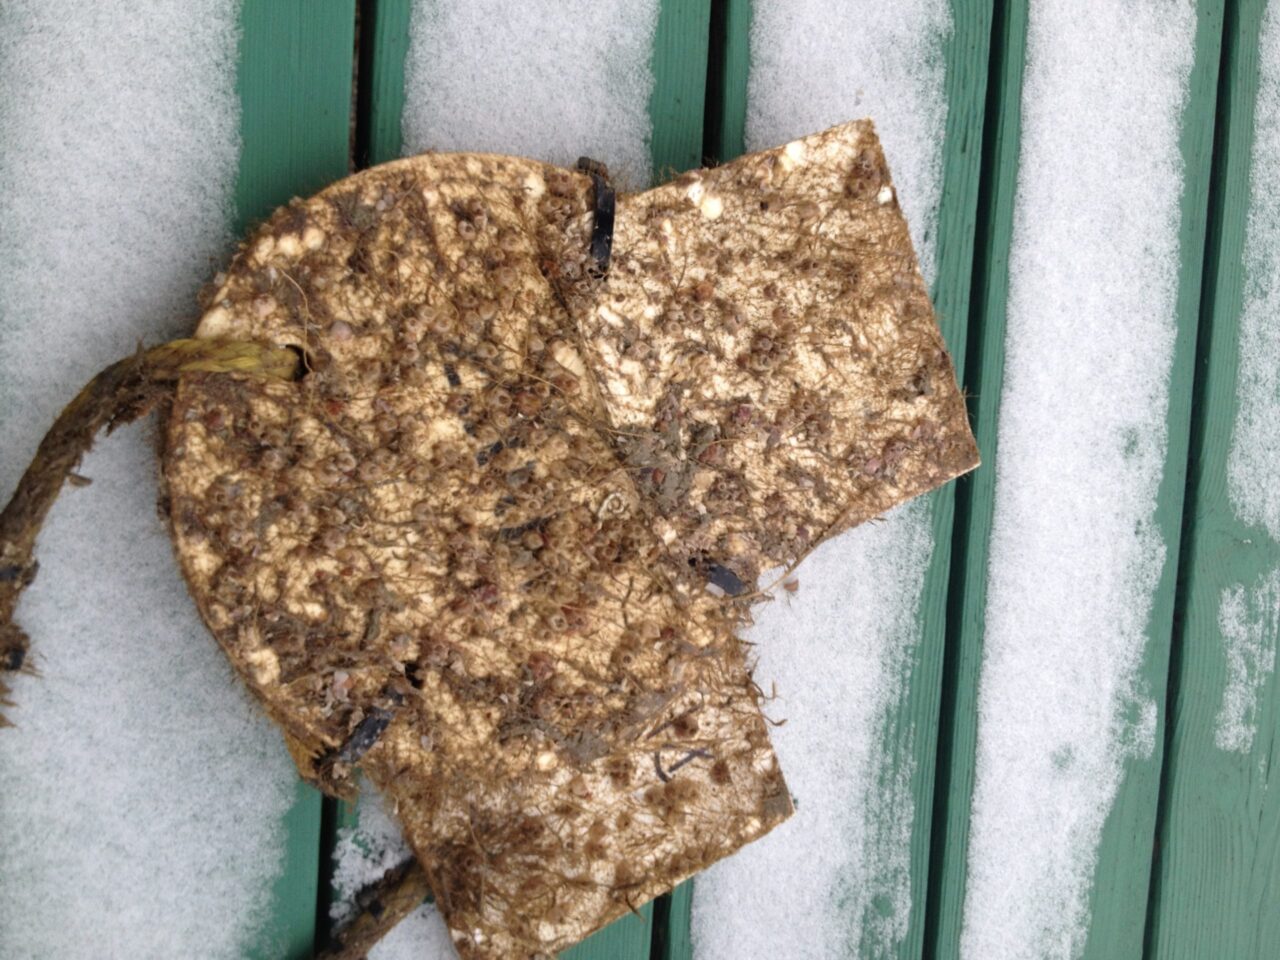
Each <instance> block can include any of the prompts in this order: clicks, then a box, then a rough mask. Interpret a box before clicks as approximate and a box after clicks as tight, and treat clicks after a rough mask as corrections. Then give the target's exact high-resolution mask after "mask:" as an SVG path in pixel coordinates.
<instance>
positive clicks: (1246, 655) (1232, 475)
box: [1214, 4, 1280, 753]
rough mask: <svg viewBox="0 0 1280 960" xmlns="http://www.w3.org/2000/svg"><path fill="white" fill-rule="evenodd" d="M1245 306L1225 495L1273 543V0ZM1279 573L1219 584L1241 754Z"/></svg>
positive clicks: (1252, 728) (1279, 289)
mask: <svg viewBox="0 0 1280 960" xmlns="http://www.w3.org/2000/svg"><path fill="white" fill-rule="evenodd" d="M1259 60H1260V64H1261V69H1260V71H1259V78H1258V95H1257V105H1256V112H1255V114H1254V128H1253V150H1252V154H1253V155H1252V158H1251V159H1252V166H1251V169H1250V198H1249V219H1248V224H1247V226H1246V234H1245V251H1244V269H1245V280H1246V285H1245V291H1244V304H1243V308H1242V311H1241V315H1240V348H1239V349H1240V366H1239V374H1238V376H1239V379H1238V381H1237V383H1236V398H1237V404H1238V407H1237V412H1236V422H1235V426H1234V428H1233V430H1232V435H1231V452H1230V454H1229V455H1228V459H1227V493H1228V495H1229V496H1230V498H1231V505H1232V506H1233V507H1234V508H1235V511H1236V515H1237V516H1238V517H1239V518H1240V519H1241V520H1243V521H1244V522H1245V523H1249V524H1256V525H1258V526H1261V527H1264V528H1266V531H1267V534H1268V535H1269V536H1270V538H1271V540H1272V541H1273V543H1275V542H1280V447H1278V446H1277V444H1276V442H1275V425H1276V422H1277V419H1278V418H1280V329H1277V325H1276V323H1275V318H1276V316H1277V314H1278V313H1280V155H1278V154H1277V150H1278V149H1280V7H1277V6H1276V5H1274V4H1270V5H1268V7H1267V10H1266V12H1265V14H1264V15H1263V21H1262V33H1261V36H1260V37H1259ZM1278 604H1280V571H1274V572H1272V573H1271V574H1270V575H1269V576H1267V577H1265V578H1263V579H1261V580H1260V581H1259V582H1257V583H1256V584H1254V585H1253V586H1252V587H1248V588H1246V586H1245V585H1244V584H1236V585H1234V586H1231V587H1228V588H1227V589H1225V590H1223V592H1222V598H1221V601H1220V606H1219V609H1218V625H1219V627H1220V628H1221V630H1222V638H1223V647H1224V653H1225V654H1226V659H1227V684H1226V687H1225V689H1224V690H1223V692H1222V708H1221V709H1220V710H1219V711H1218V718H1217V726H1216V730H1215V734H1214V742H1215V743H1216V744H1217V745H1218V747H1219V749H1221V750H1227V751H1236V752H1239V753H1248V752H1249V751H1250V750H1252V749H1253V739H1254V735H1255V733H1256V732H1257V724H1258V695H1259V693H1260V691H1261V690H1262V688H1263V687H1264V686H1265V685H1266V683H1267V681H1268V679H1269V678H1270V676H1271V674H1272V672H1273V671H1274V670H1275V660H1276V633H1277V618H1278V617H1280V609H1278Z"/></svg>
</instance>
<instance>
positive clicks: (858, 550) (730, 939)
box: [693, 500, 933, 960]
mask: <svg viewBox="0 0 1280 960" xmlns="http://www.w3.org/2000/svg"><path fill="white" fill-rule="evenodd" d="M932 548H933V536H932V531H931V529H930V509H929V505H928V503H927V501H920V500H917V501H915V502H914V503H911V504H908V505H906V506H905V507H901V508H899V509H898V510H895V511H893V512H892V513H891V514H889V516H888V518H887V519H886V520H884V521H876V522H872V523H869V524H865V525H863V526H861V527H859V528H858V529H856V530H853V531H850V532H849V533H847V534H845V535H843V536H841V537H839V538H837V539H835V540H832V541H829V542H828V543H826V544H824V545H823V546H822V547H820V548H819V549H818V550H816V551H815V552H814V553H813V554H812V555H811V556H810V557H808V558H807V559H806V560H805V562H804V564H803V566H801V568H800V570H799V590H798V591H797V592H796V593H794V594H789V593H780V594H779V595H778V596H776V597H775V598H774V600H773V601H772V602H771V603H766V604H764V605H762V606H760V607H758V608H757V610H756V623H755V625H754V626H753V627H752V628H751V629H750V630H749V631H748V633H747V636H746V639H747V640H749V641H750V642H752V643H754V644H756V647H755V651H756V653H758V654H759V662H758V664H757V667H756V670H755V679H756V682H757V683H759V684H760V685H761V687H762V688H763V689H764V690H765V691H766V692H768V691H771V690H776V692H777V699H776V700H774V701H772V702H770V703H768V704H766V705H765V713H766V714H767V715H768V716H770V717H772V718H774V719H777V720H782V719H785V720H786V723H785V724H784V725H783V726H780V727H774V728H773V729H772V730H770V734H769V735H770V739H771V740H772V741H773V746H774V749H775V750H776V751H777V754H778V759H779V761H780V763H781V765H782V770H783V773H784V774H785V775H786V777H787V783H788V785H789V786H790V788H791V791H792V793H793V795H794V797H795V800H796V814H795V816H794V817H792V818H791V820H789V821H788V822H786V823H785V824H783V825H782V826H780V827H778V828H777V829H775V830H774V831H773V832H772V833H770V834H768V835H767V836H765V837H764V838H763V839H761V840H757V841H756V842H755V843H752V844H750V845H749V846H747V847H745V848H744V849H743V850H741V851H739V852H738V853H736V854H734V855H733V856H732V857H729V858H728V859H726V860H722V861H720V862H719V863H717V864H715V865H714V866H712V867H711V868H710V869H709V870H707V871H706V872H705V873H702V874H700V875H699V876H698V877H697V879H696V880H695V881H694V886H693V891H694V896H693V941H694V956H695V957H696V958H697V960H737V958H741V957H754V956H769V957H778V958H786V957H804V958H806V960H823V958H831V960H836V958H841V957H846V956H852V955H855V954H856V955H858V956H888V955H892V954H893V953H894V952H895V950H896V947H897V946H898V944H900V943H901V942H902V940H903V938H904V937H905V936H906V934H907V929H908V925H909V922H910V912H911V907H912V904H911V864H910V855H911V826H912V820H913V815H914V805H913V802H912V799H913V798H912V793H911V778H912V774H913V772H914V770H913V767H912V765H911V763H910V750H909V748H907V747H906V746H905V744H908V743H909V742H910V739H911V731H910V730H909V729H899V730H897V731H895V733H896V736H897V737H898V739H899V741H900V742H899V743H886V741H885V732H886V730H888V729H889V724H890V720H891V718H892V715H893V712H894V710H895V708H896V707H897V706H898V704H899V703H900V701H901V698H902V695H903V691H905V690H906V688H907V686H908V684H909V683H910V679H911V674H912V672H913V670H914V668H915V666H916V661H917V658H916V656H915V654H916V645H917V641H918V639H919V632H920V631H919V626H918V624H917V622H916V611H917V608H918V606H919V603H920V595H921V591H922V589H923V584H924V572H925V568H926V567H927V566H928V563H929V557H930V554H931V553H932ZM769 579H770V578H769V577H768V576H766V577H764V578H762V582H768V581H769ZM744 903H746V904H750V907H749V908H748V909H743V904H744Z"/></svg>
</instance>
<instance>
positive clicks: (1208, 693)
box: [1147, 0, 1280, 960]
mask: <svg viewBox="0 0 1280 960" xmlns="http://www.w3.org/2000/svg"><path fill="white" fill-rule="evenodd" d="M1265 6H1266V4H1265V2H1264V0H1241V2H1238V3H1235V2H1233V3H1228V5H1227V12H1228V15H1227V23H1226V35H1225V37H1224V41H1223V46H1224V55H1223V77H1222V83H1221V85H1220V88H1219V89H1220V91H1221V101H1220V102H1219V104H1218V115H1219V137H1218V142H1217V148H1216V149H1217V154H1218V155H1217V158H1216V160H1215V168H1214V183H1213V197H1214V202H1213V206H1212V208H1211V210H1212V214H1211V215H1213V216H1214V217H1215V219H1214V221H1213V222H1212V223H1211V227H1210V230H1211V232H1210V239H1209V252H1208V256H1207V257H1206V259H1205V296H1204V301H1203V309H1202V311H1201V334H1200V336H1201V340H1200V347H1199V355H1198V360H1199V362H1198V364H1197V370H1196V375H1197V380H1196V384H1195V390H1194V393H1193V397H1192V402H1193V404H1194V412H1193V427H1192V441H1191V460H1190V469H1189V477H1188V485H1187V498H1188V504H1187V509H1186V510H1185V526H1184V531H1185V532H1184V537H1185V539H1184V550H1183V561H1182V568H1181V571H1180V578H1179V597H1178V611H1177V613H1178V618H1177V621H1176V626H1175V631H1176V632H1175V647H1174V662H1173V667H1172V670H1171V673H1170V682H1171V688H1172V689H1171V690H1170V709H1169V714H1170V726H1169V730H1168V736H1167V739H1166V744H1167V760H1166V766H1165V770H1164V782H1163V787H1162V802H1163V806H1162V811H1161V821H1160V829H1159V835H1158V838H1157V839H1158V844H1159V847H1158V852H1159V856H1158V860H1157V878H1156V881H1155V884H1154V888H1153V894H1152V902H1151V906H1150V928H1149V936H1148V943H1147V956H1148V957H1154V958H1161V960H1166V958H1169V960H1172V958H1183V957H1185V958H1191V957H1206V956H1213V957H1221V958H1223V960H1245V958H1249V960H1262V958H1263V957H1274V956H1276V951H1277V950H1278V949H1280V796H1278V795H1277V793H1276V791H1275V790H1274V789H1269V786H1270V778H1271V777H1272V775H1273V774H1272V762H1273V759H1274V757H1273V752H1274V749H1275V744H1276V740H1277V739H1280V737H1278V734H1280V688H1278V687H1277V685H1276V677H1277V674H1275V673H1274V672H1273V673H1272V674H1271V680H1270V682H1269V684H1268V685H1267V686H1266V687H1265V688H1264V689H1263V690H1262V691H1261V695H1260V697H1259V704H1260V707H1261V709H1260V710H1259V713H1258V715H1257V717H1256V720H1257V727H1258V729H1257V732H1256V734H1255V736H1254V737H1253V741H1252V746H1251V748H1250V749H1249V750H1247V751H1240V752H1237V751H1234V750H1232V751H1227V750H1223V749H1220V748H1219V747H1218V746H1217V745H1216V743H1215V732H1216V726H1217V722H1216V717H1217V713H1218V709H1219V707H1220V705H1221V703H1222V696H1223V691H1224V689H1225V688H1226V686H1227V673H1228V671H1227V663H1226V657H1225V652H1224V651H1225V640H1224V637H1223V631H1222V628H1221V626H1220V624H1219V619H1218V616H1219V609H1220V604H1221V603H1222V597H1223V592H1224V591H1225V590H1227V589H1228V588H1230V587H1232V586H1233V585H1236V584H1240V585H1243V586H1244V587H1252V586H1253V585H1255V584H1256V583H1257V582H1258V580H1259V578H1261V577H1264V576H1266V575H1267V574H1269V573H1270V572H1271V571H1273V570H1275V569H1276V567H1277V565H1278V564H1280V544H1277V543H1276V542H1275V541H1273V540H1272V539H1271V538H1270V537H1269V536H1268V535H1267V533H1266V531H1265V530H1260V529H1259V528H1257V527H1253V526H1250V525H1248V524H1246V523H1244V522H1242V521H1241V520H1240V518H1239V517H1238V516H1237V514H1236V510H1235V508H1234V507H1233V505H1232V503H1231V500H1230V498H1229V496H1228V492H1227V484H1226V478H1227V463H1228V457H1229V452H1230V449H1231V443H1232V432H1233V431H1232V429H1231V426H1230V425H1231V424H1232V423H1233V422H1234V421H1235V419H1236V413H1237V410H1238V408H1239V402H1238V398H1237V393H1236V387H1237V374H1238V371H1239V363H1240V357H1239V350H1238V344H1239V336H1240V318H1241V311H1242V306H1243V302H1244V296H1245V291H1246V289H1247V285H1248V284H1249V283H1250V278H1249V277H1248V276H1246V275H1245V271H1244V266H1243V264H1244V261H1243V250H1244V244H1245V233H1246V220H1247V216H1248V211H1249V206H1250V195H1251V190H1250V161H1251V148H1252V142H1253V134H1254V112H1255V97H1256V95H1257V93H1258V76H1259V64H1258V34H1259V28H1260V23H1261V20H1262V16H1263V12H1264V9H1265ZM1271 616H1272V618H1273V619H1272V620H1271V626H1270V628H1269V630H1270V631H1271V632H1272V635H1271V641H1272V642H1273V643H1274V629H1275V621H1274V616H1275V613H1274V611H1271Z"/></svg>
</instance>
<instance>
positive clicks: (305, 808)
mask: <svg viewBox="0 0 1280 960" xmlns="http://www.w3.org/2000/svg"><path fill="white" fill-rule="evenodd" d="M240 20H241V29H242V34H241V42H240V53H239V56H240V63H239V69H238V76H237V86H238V89H239V91H240V108H241V116H240V135H241V139H242V147H241V155H240V172H239V177H238V180H237V183H236V191H235V204H236V207H235V209H236V230H237V232H238V233H240V234H244V233H245V232H246V231H247V230H248V229H249V227H250V226H251V225H252V224H253V223H255V222H256V221H258V220H261V219H262V218H264V217H266V216H267V215H268V214H269V213H271V211H272V210H274V209H275V208H276V207H277V206H278V205H280V204H282V203H286V202H287V201H288V200H289V198H290V197H293V196H296V195H303V196H305V195H306V194H309V193H313V192H315V191H316V190H318V189H320V188H321V187H323V186H325V185H326V184H328V183H329V182H331V181H333V180H336V179H337V178H339V177H341V176H344V175H345V174H346V172H347V157H348V144H349V139H350V135H349V124H350V109H351V49H352V44H353V42H354V38H353V30H354V24H355V0H336V2H330V3H325V4H313V3H308V2H307V0H245V2H244V6H243V7H242V9H241V13H240ZM297 789H298V796H297V800H296V802H295V803H294V806H293V808H292V810H291V811H290V813H289V815H288V817H287V819H286V822H285V824H284V827H283V829H284V830H285V831H286V833H287V835H288V844H287V854H286V863H285V871H284V874H283V875H282V876H281V877H280V879H279V881H278V882H277V883H276V887H275V893H274V896H275V904H274V907H273V909H272V918H273V919H272V923H271V925H270V927H269V928H268V929H266V930H264V931H263V932H262V934H261V935H260V936H259V937H258V938H257V940H256V941H255V943H256V949H255V952H254V953H253V954H252V955H251V956H252V957H253V958H254V960H259V958H260V960H278V958H280V957H288V958H297V960H300V958H304V957H309V956H310V955H311V950H312V947H313V943H314V938H315V931H316V891H317V884H318V876H319V863H320V858H319V847H320V814H321V797H320V794H319V793H317V792H316V791H315V790H313V789H311V788H310V787H308V786H305V785H304V784H302V782H301V781H299V783H298V788H297Z"/></svg>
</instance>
